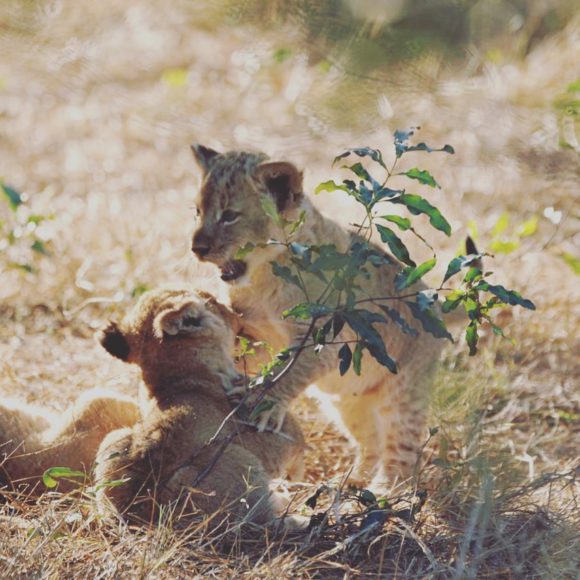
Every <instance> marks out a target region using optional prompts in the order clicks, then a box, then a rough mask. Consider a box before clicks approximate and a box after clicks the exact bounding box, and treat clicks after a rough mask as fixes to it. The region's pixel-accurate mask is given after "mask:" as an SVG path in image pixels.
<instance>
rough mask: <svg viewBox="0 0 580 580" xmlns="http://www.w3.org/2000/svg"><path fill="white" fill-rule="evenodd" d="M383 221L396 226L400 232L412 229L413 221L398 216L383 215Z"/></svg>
mask: <svg viewBox="0 0 580 580" xmlns="http://www.w3.org/2000/svg"><path fill="white" fill-rule="evenodd" d="M379 218H380V219H382V220H387V221H388V222H391V223H394V224H396V225H397V226H398V227H399V229H400V230H403V231H406V230H408V229H409V228H410V227H411V220H410V219H409V218H404V217H401V216H398V215H382V216H379Z"/></svg>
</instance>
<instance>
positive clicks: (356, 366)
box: [352, 342, 363, 377]
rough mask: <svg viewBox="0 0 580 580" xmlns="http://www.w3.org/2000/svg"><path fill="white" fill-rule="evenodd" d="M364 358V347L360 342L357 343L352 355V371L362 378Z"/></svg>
mask: <svg viewBox="0 0 580 580" xmlns="http://www.w3.org/2000/svg"><path fill="white" fill-rule="evenodd" d="M362 356H363V345H362V343H360V342H357V343H356V346H355V347H354V352H353V353H352V369H353V370H354V372H355V374H356V375H357V376H358V377H360V371H361V365H362Z"/></svg>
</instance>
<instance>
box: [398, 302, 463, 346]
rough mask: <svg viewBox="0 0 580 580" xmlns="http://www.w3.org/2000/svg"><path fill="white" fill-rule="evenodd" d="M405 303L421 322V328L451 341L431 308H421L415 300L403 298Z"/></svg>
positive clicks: (450, 337)
mask: <svg viewBox="0 0 580 580" xmlns="http://www.w3.org/2000/svg"><path fill="white" fill-rule="evenodd" d="M405 304H406V305H407V306H408V307H409V309H410V310H411V314H412V315H413V316H414V317H415V318H416V319H417V320H418V321H419V322H420V323H421V326H422V327H423V330H424V331H425V332H428V333H430V334H432V335H433V336H435V337H436V338H447V339H449V340H450V341H451V342H453V337H452V336H451V334H449V331H448V330H447V328H446V326H445V324H444V323H443V321H442V320H441V319H440V318H438V317H437V315H436V314H435V313H434V312H433V311H432V310H429V309H428V310H422V309H421V307H420V306H419V305H418V304H417V303H416V302H411V301H408V300H405Z"/></svg>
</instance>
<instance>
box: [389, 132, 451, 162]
mask: <svg viewBox="0 0 580 580" xmlns="http://www.w3.org/2000/svg"><path fill="white" fill-rule="evenodd" d="M419 128H420V127H411V129H409V130H407V131H395V133H394V136H395V153H396V155H397V159H398V158H399V157H401V156H402V155H403V154H404V153H406V152H407V151H427V153H432V152H434V151H443V152H445V153H451V154H453V153H455V150H454V149H453V147H451V145H444V146H443V147H441V149H433V148H432V147H429V146H428V145H426V144H425V143H419V144H418V145H408V144H407V142H408V141H409V138H410V137H412V136H413V135H414V134H415V130H417V129H419Z"/></svg>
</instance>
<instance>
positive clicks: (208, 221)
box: [192, 145, 441, 486]
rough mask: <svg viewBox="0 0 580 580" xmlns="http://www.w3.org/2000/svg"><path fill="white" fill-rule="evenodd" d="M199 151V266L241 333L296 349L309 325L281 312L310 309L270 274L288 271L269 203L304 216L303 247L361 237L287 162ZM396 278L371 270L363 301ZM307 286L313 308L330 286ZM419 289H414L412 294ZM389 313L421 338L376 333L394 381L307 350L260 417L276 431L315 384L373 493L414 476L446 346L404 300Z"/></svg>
mask: <svg viewBox="0 0 580 580" xmlns="http://www.w3.org/2000/svg"><path fill="white" fill-rule="evenodd" d="M193 152H194V156H195V158H196V160H197V162H198V164H199V166H200V168H201V170H202V173H203V181H202V186H201V190H200V193H199V199H198V224H197V226H196V230H195V232H194V235H193V241H192V250H193V252H194V253H195V254H196V256H197V257H198V258H199V259H200V260H203V261H209V262H213V263H214V264H216V265H217V266H218V267H219V268H220V270H221V274H222V276H221V277H222V280H224V281H225V282H227V283H228V285H229V295H230V300H231V304H232V307H233V308H234V309H235V310H236V311H237V312H239V313H240V314H241V315H242V317H243V323H244V329H243V330H244V334H246V335H247V336H249V337H252V338H254V339H256V340H261V341H265V342H267V343H269V344H270V345H271V346H272V347H273V348H275V349H280V348H283V347H288V346H295V345H299V344H300V343H301V340H302V338H303V336H304V333H305V332H306V330H307V328H308V323H307V322H305V321H300V320H282V318H281V313H282V312H283V311H284V310H286V309H289V308H291V307H293V306H295V305H297V304H299V303H301V302H304V300H305V296H304V294H303V293H302V291H301V290H300V289H299V288H298V287H296V286H294V285H292V284H288V283H287V282H286V281H284V280H283V279H282V278H279V277H276V276H274V275H273V273H272V266H271V262H272V261H275V262H277V263H278V264H280V265H281V266H289V267H291V266H292V264H291V263H290V261H289V256H288V254H287V252H286V250H285V248H284V247H283V246H280V245H265V242H267V241H268V240H269V239H271V238H274V239H279V238H280V235H281V232H280V230H279V229H278V228H277V226H276V225H275V224H274V221H273V220H272V219H271V218H270V217H269V216H268V215H267V213H266V211H265V209H264V206H263V200H264V199H268V200H273V201H274V203H275V205H276V207H277V209H278V212H279V213H280V214H281V215H282V216H283V217H285V218H286V219H288V220H296V219H298V217H299V216H300V214H301V213H302V212H304V213H305V223H304V225H303V226H302V227H301V228H300V229H299V230H298V231H297V232H296V234H295V237H294V238H293V241H296V242H298V243H300V244H319V245H322V244H334V245H335V246H336V248H337V250H338V251H341V252H344V251H346V250H347V249H348V248H349V247H350V246H351V244H352V243H353V242H354V241H356V237H355V236H354V234H352V233H350V232H348V231H346V230H345V229H343V228H341V227H340V226H339V225H338V224H336V223H335V222H333V221H332V220H330V219H328V218H326V217H324V216H323V215H322V214H321V213H320V212H319V211H318V210H317V209H316V208H315V207H314V206H313V205H312V203H311V202H310V201H309V199H308V198H307V197H306V196H305V195H304V193H303V190H302V174H301V173H300V172H299V171H298V170H297V169H296V167H295V166H294V165H292V164H291V163H288V162H284V161H282V162H271V161H268V160H267V158H266V156H265V155H263V154H251V153H244V152H229V153H223V154H220V153H218V152H217V151H214V150H212V149H208V148H207V147H203V146H201V145H198V146H193ZM250 242H251V243H253V244H255V245H256V247H255V249H254V250H253V251H252V252H250V253H249V254H247V256H246V257H245V258H244V259H243V261H242V260H238V259H235V254H236V251H237V250H238V248H240V247H243V246H245V245H246V244H248V243H250ZM258 244H263V245H258ZM400 269H401V266H400V264H398V263H397V261H396V260H395V259H394V258H392V260H391V263H390V264H388V265H384V266H382V267H380V268H373V269H371V270H370V271H369V273H370V279H369V280H368V281H366V282H365V285H364V288H362V289H361V290H360V297H361V298H369V297H377V296H393V297H396V296H397V294H398V292H397V291H396V289H395V284H394V278H395V275H396V274H397V273H398V272H399V270H400ZM304 281H305V284H306V290H307V292H308V296H309V297H310V298H311V299H313V300H315V299H316V298H317V297H318V296H320V295H321V294H322V291H323V289H324V288H325V287H326V284H325V283H323V282H321V281H320V280H319V279H317V278H316V277H314V276H307V277H305V280H304ZM423 288H424V286H423V285H422V284H421V283H417V284H415V286H413V287H412V288H411V289H410V291H411V292H413V291H417V290H421V289H423ZM406 292H409V290H406ZM337 294H338V291H333V294H330V295H329V296H328V300H327V302H326V303H327V304H330V305H332V303H333V300H335V301H336V300H337ZM335 304H336V302H335ZM390 306H391V307H392V308H394V309H396V310H397V311H398V312H399V314H400V315H402V317H403V318H404V319H405V320H407V321H408V322H409V325H410V326H411V327H413V328H414V329H415V331H416V336H411V335H409V334H405V333H403V332H402V330H401V329H400V328H399V327H398V326H396V325H395V324H389V325H386V324H381V325H377V331H379V332H380V333H381V336H382V338H383V340H384V342H385V345H386V347H387V350H388V352H389V354H390V355H391V356H392V357H393V358H394V359H395V360H396V361H397V365H398V374H396V375H394V374H391V373H390V372H389V371H387V369H385V368H384V367H383V366H381V365H379V364H378V363H377V362H376V361H375V360H374V359H372V358H371V357H367V358H366V359H365V361H364V364H363V369H362V374H361V376H360V377H359V376H356V375H355V374H354V372H353V371H352V370H351V371H349V372H348V373H346V374H345V375H344V376H342V377H341V376H340V374H339V371H338V360H337V352H338V349H339V348H340V345H336V344H335V345H327V346H326V347H325V348H324V349H323V350H322V351H321V352H320V354H319V355H317V354H316V353H315V352H314V350H313V349H307V350H305V351H303V352H302V353H301V354H300V356H299V357H298V359H297V360H296V362H295V364H294V366H293V367H292V369H291V370H290V372H288V373H287V374H286V375H285V376H284V377H283V378H282V379H281V380H280V381H279V382H278V383H277V384H276V385H275V387H274V389H273V390H272V391H271V392H270V397H271V399H272V400H273V402H274V403H275V406H274V407H273V408H271V409H270V410H269V411H267V412H266V413H264V414H263V415H262V417H261V425H262V426H264V425H265V424H266V423H267V422H268V421H271V422H273V423H274V425H277V426H279V425H280V422H281V421H282V419H283V417H284V414H285V412H286V408H287V406H288V404H289V403H290V401H292V399H294V398H295V397H296V396H297V395H298V394H299V393H300V392H302V391H303V390H304V389H305V388H306V387H307V386H308V385H310V384H312V383H316V385H317V386H318V387H319V389H321V390H322V391H323V392H325V393H328V394H330V395H333V396H334V397H333V400H334V403H333V404H334V406H335V408H336V410H337V411H338V412H339V415H340V417H341V420H342V427H344V429H345V430H346V432H347V433H348V434H349V435H350V436H351V438H352V439H353V440H354V442H356V443H357V444H358V448H359V454H358V461H357V466H356V472H355V477H356V478H357V479H358V480H359V481H360V482H365V483H368V482H369V481H370V480H373V484H375V485H376V486H381V485H382V484H384V483H385V482H386V481H388V480H389V479H390V480H391V481H392V480H393V479H394V478H397V477H398V478H406V477H408V476H409V475H410V474H411V473H412V471H413V467H414V466H415V464H416V461H417V454H418V452H419V449H420V446H421V443H422V441H423V438H424V436H425V434H424V429H425V421H426V414H427V410H428V405H429V399H430V392H431V387H432V383H433V376H434V371H435V368H436V364H437V360H438V358H439V355H440V351H441V341H438V340H437V339H435V338H434V337H433V336H431V335H430V334H427V333H425V332H424V331H423V329H422V328H421V327H420V325H418V323H417V322H416V321H415V319H414V317H413V316H412V315H411V312H410V310H409V309H408V307H407V306H406V305H405V304H404V303H403V302H402V301H399V300H395V299H393V300H392V301H391V302H390ZM355 338H356V336H355V335H354V334H353V332H352V330H351V329H350V328H346V327H345V328H344V330H342V332H341V333H340V335H339V336H338V340H339V341H349V340H353V339H355Z"/></svg>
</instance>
